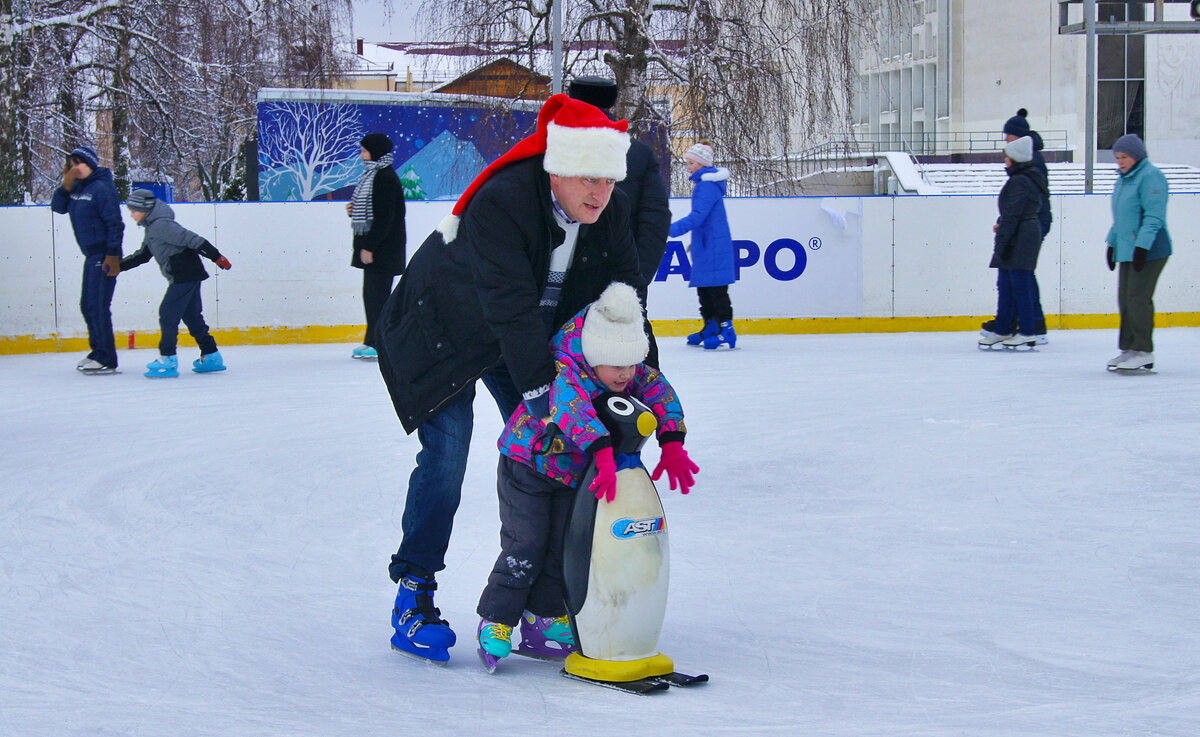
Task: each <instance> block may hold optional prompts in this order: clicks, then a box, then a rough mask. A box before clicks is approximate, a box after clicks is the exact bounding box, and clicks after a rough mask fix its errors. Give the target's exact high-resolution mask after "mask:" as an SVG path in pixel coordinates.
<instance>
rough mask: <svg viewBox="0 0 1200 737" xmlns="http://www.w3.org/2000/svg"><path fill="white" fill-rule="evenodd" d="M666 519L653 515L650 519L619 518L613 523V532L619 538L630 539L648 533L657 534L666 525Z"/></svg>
mask: <svg viewBox="0 0 1200 737" xmlns="http://www.w3.org/2000/svg"><path fill="white" fill-rule="evenodd" d="M666 522H667V521H666V520H665V519H663V518H662V517H651V518H650V519H639V520H632V519H628V518H626V519H619V520H617V521H616V522H614V523H613V526H612V534H613V537H615V538H617V539H618V540H629V539H632V538H635V537H644V536H646V535H657V534H658V533H660V532H662V531H663V528H664V527H666Z"/></svg>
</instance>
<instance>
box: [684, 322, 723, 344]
mask: <svg viewBox="0 0 1200 737" xmlns="http://www.w3.org/2000/svg"><path fill="white" fill-rule="evenodd" d="M718 332H720V328H719V327H717V323H716V321H715V320H705V322H704V327H702V328H700V332H698V333H692V334H691V335H689V336H688V337H687V344H688V345H700V344H701V343H703V342H704V341H705V340H707V339H708V338H711V337H713V336H714V335H716V334H717V333H718Z"/></svg>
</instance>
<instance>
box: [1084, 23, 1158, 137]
mask: <svg viewBox="0 0 1200 737" xmlns="http://www.w3.org/2000/svg"><path fill="white" fill-rule="evenodd" d="M1096 7H1097V9H1098V11H1099V15H1100V18H1099V20H1100V21H1102V22H1110V21H1124V20H1130V21H1140V20H1145V17H1146V14H1145V7H1144V6H1143V5H1142V4H1141V3H1140V2H1130V3H1097V4H1096ZM1096 79H1097V82H1096V147H1097V148H1099V149H1111V148H1112V145H1113V144H1114V143H1116V140H1117V139H1118V138H1120V137H1121V136H1123V135H1125V134H1126V133H1136V134H1138V135H1139V136H1141V137H1142V138H1145V123H1144V121H1145V88H1146V37H1145V36H1140V35H1128V36H1100V37H1099V38H1098V39H1097V47H1096Z"/></svg>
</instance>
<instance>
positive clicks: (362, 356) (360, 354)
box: [350, 343, 379, 361]
mask: <svg viewBox="0 0 1200 737" xmlns="http://www.w3.org/2000/svg"><path fill="white" fill-rule="evenodd" d="M350 357H351V358H357V359H359V360H360V361H375V360H377V359H378V358H379V353H378V352H377V351H376V350H375V349H374V348H372V347H371V346H369V345H367V344H365V343H364V344H363V345H360V346H359V347H357V348H355V349H354V350H353V351H351V352H350Z"/></svg>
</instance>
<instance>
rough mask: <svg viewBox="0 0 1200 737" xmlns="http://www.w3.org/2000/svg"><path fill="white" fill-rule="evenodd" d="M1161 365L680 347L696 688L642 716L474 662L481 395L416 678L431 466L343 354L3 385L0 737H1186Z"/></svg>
mask: <svg viewBox="0 0 1200 737" xmlns="http://www.w3.org/2000/svg"><path fill="white" fill-rule="evenodd" d="M1155 337H1156V343H1157V345H1156V348H1157V351H1156V355H1157V357H1158V371H1159V373H1158V374H1157V375H1153V376H1117V375H1112V374H1109V373H1107V372H1106V371H1105V370H1104V362H1105V361H1106V360H1107V359H1108V358H1110V357H1111V356H1112V355H1114V354H1116V353H1117V349H1116V345H1115V344H1116V333H1115V331H1114V330H1104V331H1057V332H1052V333H1051V342H1050V344H1049V345H1047V346H1043V347H1041V348H1040V349H1039V350H1038V351H1036V352H1033V353H1020V354H1016V353H1011V352H993V353H984V352H981V351H978V350H976V348H975V345H974V344H975V336H974V335H973V334H971V333H932V334H925V333H911V334H879V335H805V336H754V335H749V336H744V337H743V338H742V340H741V341H740V343H739V348H738V350H736V351H726V350H721V351H718V352H715V353H714V352H707V351H703V350H700V349H695V348H693V349H689V348H686V347H684V346H683V345H682V339H679V338H675V339H666V340H664V341H663V367H664V369H665V372H666V374H667V376H668V378H670V379H671V381H672V382H673V383H674V384H675V386H676V388H677V389H678V391H679V394H680V397H681V399H682V401H683V404H684V408H685V411H686V412H687V421H688V426H689V430H690V433H689V435H688V439H687V447H688V449H689V451H690V453H691V455H692V457H693V459H695V460H696V462H697V463H698V464H699V465H700V468H701V471H700V474H699V476H698V478H697V481H698V485H697V486H696V488H695V490H694V491H693V493H692V494H690V495H689V496H687V497H681V496H679V495H678V494H676V493H672V492H670V491H667V490H666V488H665V485H664V486H661V487H660V492H661V493H662V496H663V498H664V504H665V506H666V509H667V516H668V529H669V531H670V535H671V559H672V570H671V595H670V601H669V603H668V612H667V620H666V623H665V625H664V631H663V635H662V639H661V642H660V647H661V650H662V651H663V652H664V653H666V654H667V655H669V656H671V657H672V658H673V659H674V660H675V663H676V666H677V667H678V669H679V670H682V671H687V672H700V671H703V672H707V673H709V674H711V676H712V682H711V683H710V684H708V685H707V686H704V687H700V688H697V689H694V690H691V691H682V690H674V691H671V692H668V693H662V694H656V695H652V696H647V697H636V696H629V695H626V694H621V693H617V692H615V691H609V690H605V689H600V688H596V687H592V686H588V685H586V684H580V683H577V682H574V681H570V680H567V679H565V678H561V677H559V675H558V673H557V667H555V666H552V665H550V664H546V663H542V662H537V661H530V660H521V659H518V658H510V659H509V660H507V661H505V662H503V663H502V665H501V669H500V672H498V673H497V674H496V675H493V676H489V675H487V674H486V673H485V672H484V671H483V669H482V668H481V667H480V665H479V663H478V661H477V659H476V657H475V653H474V647H475V646H474V640H473V635H474V630H475V624H476V621H477V620H476V617H475V614H474V609H475V603H476V600H477V597H478V595H479V592H480V590H481V589H482V587H483V584H484V582H485V580H486V577H487V573H488V571H489V570H490V568H491V565H492V562H493V560H494V558H495V556H496V554H497V552H498V550H499V542H498V522H497V512H496V500H495V487H494V476H495V463H496V455H497V454H496V451H495V447H494V442H495V438H496V437H497V435H498V433H499V429H500V418H499V416H498V413H497V412H496V410H495V408H494V405H492V403H491V400H490V397H489V396H488V395H487V394H486V392H483V393H482V395H481V396H480V398H479V400H478V401H477V405H476V413H477V426H476V435H475V441H474V446H473V450H472V458H471V464H470V467H469V470H468V478H467V484H466V488H465V489H464V498H463V505H462V508H461V509H460V511H459V515H458V518H457V521H456V527H455V534H454V538H453V541H452V543H451V549H450V554H449V560H448V567H447V569H446V570H445V571H443V572H442V573H440V574H439V576H438V578H439V582H440V585H441V588H440V590H439V592H438V599H437V603H438V604H439V606H440V607H441V609H442V612H443V615H444V616H446V617H447V618H448V619H449V620H450V622H451V623H452V624H453V625H454V627H455V629H456V630H457V632H458V635H459V644H458V645H457V646H456V647H455V648H454V649H453V650H452V651H451V653H452V659H451V663H450V665H449V666H448V667H446V668H437V667H434V666H428V665H424V664H421V663H418V662H415V661H413V660H410V659H406V658H403V657H400V656H398V655H397V654H395V653H393V652H392V651H391V650H390V649H389V647H388V637H389V636H390V634H391V628H390V626H389V621H388V618H389V613H390V610H391V606H392V599H393V597H394V595H395V586H394V585H393V584H392V583H391V581H390V580H389V579H388V577H387V570H386V568H387V563H388V559H389V556H390V554H391V553H392V552H393V551H394V549H395V547H396V545H397V543H398V541H399V528H400V517H401V513H402V511H403V505H404V499H403V493H402V492H403V489H404V488H405V484H406V480H407V477H408V473H409V471H410V470H411V467H412V460H413V455H414V453H415V451H416V442H415V438H412V437H408V436H406V435H405V434H404V433H403V431H402V429H401V427H400V424H399V422H398V421H397V420H396V418H395V416H394V414H393V411H392V408H391V405H390V402H389V401H388V398H387V394H386V391H385V390H384V387H383V383H382V380H381V379H380V377H379V374H378V371H377V369H376V367H375V366H374V365H373V364H364V363H361V362H357V361H352V360H350V358H349V355H350V346H344V345H297V346H277V347H271V346H229V347H227V348H225V349H224V350H222V354H223V355H224V356H225V359H226V362H227V364H228V365H229V367H230V368H229V370H228V371H227V372H225V373H224V374H218V375H196V374H192V373H190V372H186V371H185V372H184V373H185V375H183V376H181V377H180V378H179V379H175V380H157V381H151V380H148V379H144V378H142V376H141V372H142V370H143V369H142V366H143V365H144V364H145V363H146V362H147V361H149V360H150V359H151V358H153V356H154V353H155V352H154V351H150V350H138V351H122V352H121V354H120V359H121V363H122V369H123V371H124V373H122V374H120V375H117V376H104V377H85V376H81V375H79V374H78V373H77V372H76V371H75V370H74V369H73V365H74V363H75V361H76V360H77V359H78V358H79V356H78V355H75V354H40V355H20V356H0V385H2V386H3V388H4V402H3V403H2V404H0V448H2V450H0V471H2V474H0V478H2V479H3V481H2V485H3V492H2V493H0V529H2V530H3V534H2V535H0V566H2V568H0V651H2V653H3V655H2V657H0V735H12V736H14V737H40V736H46V737H65V736H68V735H122V736H134V735H137V736H146V737H168V736H169V737H191V736H197V737H199V736H212V735H218V736H220V737H249V736H252V735H253V736H259V735H262V736H264V737H265V736H281V735H314V736H317V735H320V736H322V737H325V736H331V735H347V736H353V737H366V736H371V735H381V736H382V735H434V736H436V735H486V736H488V737H493V736H505V735H512V736H513V737H529V736H531V735H563V734H572V735H629V734H645V735H806V736H807V735H822V736H830V737H840V736H851V735H853V736H860V735H861V736H867V735H870V736H879V737H909V736H912V737H960V736H964V735H995V736H996V737H1001V736H1003V737H1041V736H1045V737H1117V736H1129V737H1151V736H1157V735H1164V736H1165V735H1171V736H1174V737H1195V735H1197V734H1200V480H1198V479H1200V472H1198V468H1200V329H1190V328H1189V329H1185V328H1173V329H1160V330H1158V331H1157V332H1156V334H1155ZM194 353H195V349H194V347H190V343H189V348H186V349H182V348H181V351H180V358H181V364H183V365H186V366H190V364H191V360H192V358H194V357H195V355H194ZM647 462H648V464H653V463H655V462H657V451H656V450H650V451H648V452H647Z"/></svg>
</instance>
